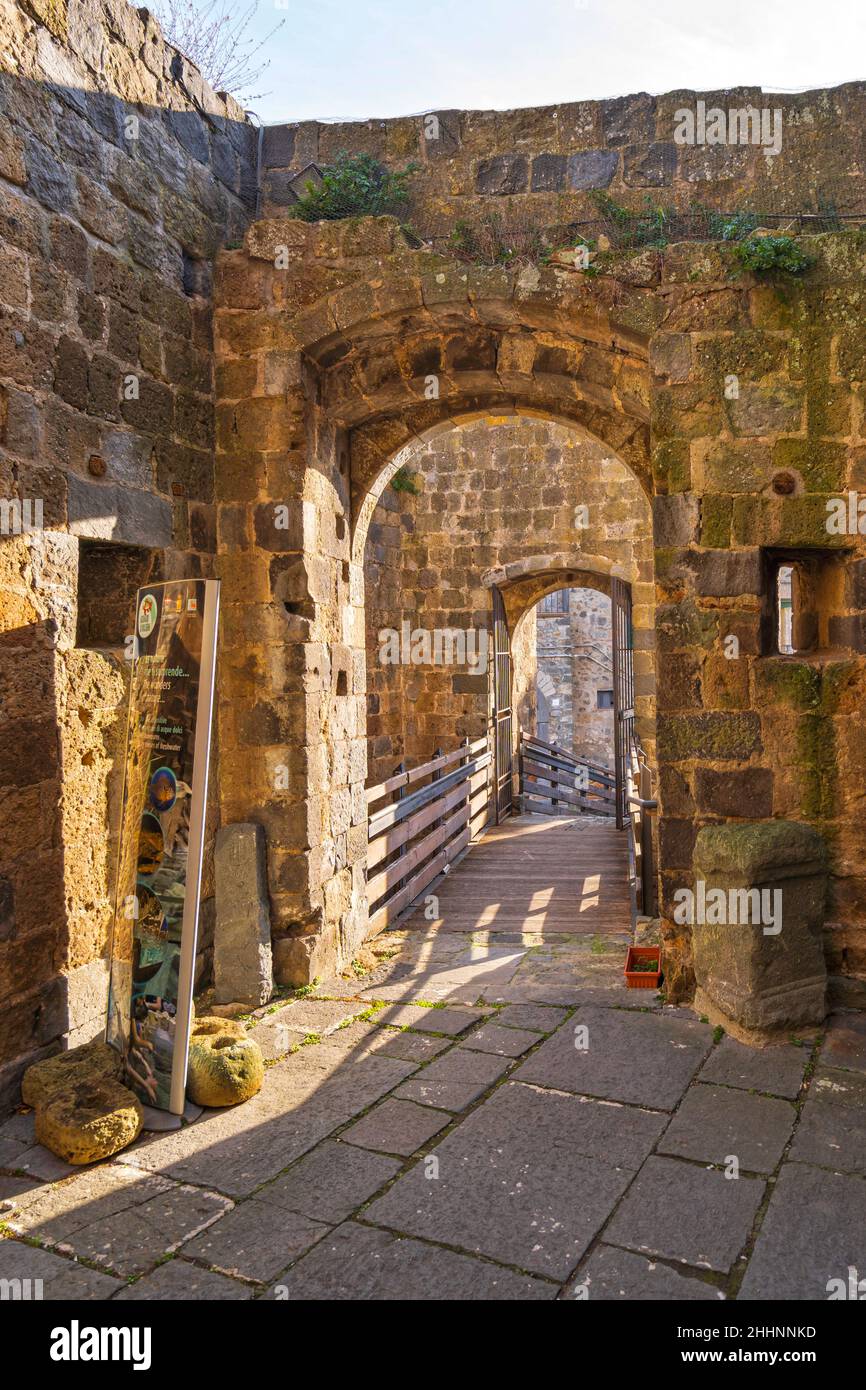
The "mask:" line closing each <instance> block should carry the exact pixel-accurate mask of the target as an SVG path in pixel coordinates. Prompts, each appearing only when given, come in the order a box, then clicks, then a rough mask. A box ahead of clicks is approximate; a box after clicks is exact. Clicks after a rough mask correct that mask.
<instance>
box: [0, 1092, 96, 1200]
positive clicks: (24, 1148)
mask: <svg viewBox="0 0 866 1390" xmlns="http://www.w3.org/2000/svg"><path fill="white" fill-rule="evenodd" d="M0 1166H2V1167H4V1168H16V1169H20V1170H22V1171H26V1172H27V1173H28V1174H30V1175H31V1176H32V1177H34V1178H39V1179H41V1180H42V1181H43V1182H57V1181H59V1179H60V1178H68V1177H71V1175H72V1174H73V1173H80V1172H81V1169H80V1168H76V1167H74V1166H73V1165H72V1164H71V1163H64V1161H63V1159H62V1158H57V1156H56V1155H55V1154H53V1153H51V1152H50V1151H49V1150H48V1149H45V1148H43V1147H42V1145H41V1144H37V1142H36V1129H35V1116H34V1114H33V1111H32V1110H25V1111H22V1110H19V1111H17V1112H16V1113H15V1114H14V1115H10V1116H9V1118H8V1119H7V1120H5V1121H4V1122H3V1124H2V1125H0Z"/></svg>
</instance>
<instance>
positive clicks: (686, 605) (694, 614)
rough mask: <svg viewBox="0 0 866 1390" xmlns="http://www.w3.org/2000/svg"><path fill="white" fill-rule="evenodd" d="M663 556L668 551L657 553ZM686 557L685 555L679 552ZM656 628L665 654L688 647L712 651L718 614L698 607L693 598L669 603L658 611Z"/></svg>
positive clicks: (715, 638) (716, 636)
mask: <svg viewBox="0 0 866 1390" xmlns="http://www.w3.org/2000/svg"><path fill="white" fill-rule="evenodd" d="M657 553H661V554H662V555H664V554H665V552H664V551H662V552H657ZM676 553H678V554H680V556H681V555H682V552H681V551H679V552H676ZM656 629H657V632H658V637H659V646H660V647H661V648H663V649H664V650H665V651H681V650H683V649H684V648H686V647H703V648H704V650H706V651H709V649H710V648H711V647H712V646H713V645H714V643H715V642H716V640H717V638H718V635H719V619H718V614H717V613H712V612H708V611H707V610H706V609H703V608H698V606H697V604H696V603H695V602H694V600H693V599H686V600H685V601H684V602H683V603H671V604H665V605H663V606H662V607H660V608H658V609H657V610H656Z"/></svg>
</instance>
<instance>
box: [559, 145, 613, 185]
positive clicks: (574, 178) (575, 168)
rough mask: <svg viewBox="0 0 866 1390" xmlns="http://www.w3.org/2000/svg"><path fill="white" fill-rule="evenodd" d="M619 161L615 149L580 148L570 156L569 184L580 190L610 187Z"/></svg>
mask: <svg viewBox="0 0 866 1390" xmlns="http://www.w3.org/2000/svg"><path fill="white" fill-rule="evenodd" d="M618 163H619V155H618V154H616V153H615V151H613V150H578V151H577V153H576V154H572V155H569V157H568V171H567V177H568V186H569V187H570V188H573V189H575V190H576V191H580V190H583V189H590V188H607V187H609V185H610V183H611V180H612V179H613V176H614V174H615V173H616V169H617V165H618Z"/></svg>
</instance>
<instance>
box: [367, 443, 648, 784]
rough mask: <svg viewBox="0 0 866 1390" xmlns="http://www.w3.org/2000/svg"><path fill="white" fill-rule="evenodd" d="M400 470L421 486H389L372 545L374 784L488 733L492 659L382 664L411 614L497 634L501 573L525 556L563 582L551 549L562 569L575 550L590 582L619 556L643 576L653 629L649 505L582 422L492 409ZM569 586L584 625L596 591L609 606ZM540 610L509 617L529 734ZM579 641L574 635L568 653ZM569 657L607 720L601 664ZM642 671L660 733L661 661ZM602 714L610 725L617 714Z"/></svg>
mask: <svg viewBox="0 0 866 1390" xmlns="http://www.w3.org/2000/svg"><path fill="white" fill-rule="evenodd" d="M401 477H405V478H406V479H407V480H408V483H409V486H410V487H411V488H414V489H416V491H414V492H413V491H405V490H401V491H395V489H394V486H393V484H391V485H389V486H388V487H386V488H385V490H384V492H383V493H382V495H381V497H380V499H379V503H378V506H377V508H376V510H375V512H374V513H373V517H372V520H371V523H370V529H369V535H368V540H367V549H366V556H365V584H366V591H367V595H368V599H367V679H368V691H369V692H370V696H369V697H368V698H369V699H370V700H371V701H372V704H373V709H372V711H371V710H370V709H369V708H368V736H369V744H370V746H369V752H368V764H369V765H368V775H369V779H370V781H371V782H374V783H375V782H378V781H381V780H382V779H383V778H384V777H386V776H388V775H390V773H391V772H393V770H394V766H395V765H396V763H397V762H399V761H400V759H402V758H404V757H405V758H406V760H407V763H408V765H409V766H414V765H415V764H417V763H419V762H423V761H425V760H426V759H427V758H430V757H432V755H433V753H434V752H435V751H436V749H437V748H442V749H444V750H445V751H448V750H449V749H451V748H453V747H455V746H456V745H457V744H458V743H459V742H460V741H461V740H462V739H463V738H466V737H468V738H470V739H476V738H479V737H480V736H481V735H483V734H484V733H485V732H486V730H487V727H488V720H489V715H490V702H491V681H490V678H489V675H488V672H487V671H486V670H485V672H484V673H483V674H474V673H473V670H472V669H471V667H470V666H469V665H468V664H460V665H450V666H447V665H437V664H431V663H428V662H418V663H414V664H411V665H398V666H395V665H391V664H383V662H382V661H381V659H380V648H381V647H382V643H381V642H380V633H381V632H382V631H383V630H388V629H398V630H399V628H400V626H401V623H402V622H404V621H405V622H407V623H408V625H409V630H412V631H414V630H416V629H426V630H428V631H432V630H436V629H439V630H452V631H456V632H466V631H467V630H468V631H471V632H473V633H479V632H481V631H484V632H487V631H488V630H489V626H490V621H491V619H490V615H491V602H492V600H491V592H490V584H489V575H490V574H491V572H493V571H494V570H503V571H504V570H506V569H507V567H508V566H510V565H512V564H514V563H516V562H520V563H522V564H524V565H526V564H528V563H533V564H535V565H537V566H538V568H537V569H533V571H532V577H533V581H534V582H535V583H537V582H539V581H541V582H542V583H546V584H547V586H548V587H552V586H553V585H554V584H556V583H557V582H558V581H557V579H556V577H555V575H554V574H550V575H549V576H545V574H544V569H545V565H546V563H549V559H550V556H551V554H553V555H555V556H556V557H557V558H556V561H555V566H556V573H557V574H558V573H559V567H561V564H562V558H563V556H566V557H569V559H570V560H571V562H572V563H573V565H574V567H575V568H580V567H582V566H583V567H585V568H586V569H587V571H588V575H587V582H590V581H591V571H592V566H593V564H594V563H596V562H597V560H598V559H599V558H601V559H602V560H603V561H604V562H606V565H607V567H608V569H607V570H605V571H604V572H602V573H601V575H600V582H601V583H604V582H605V580H606V578H607V573H608V571H609V567H610V565H613V564H615V565H616V566H617V567H618V569H619V572H621V573H622V575H623V576H624V577H625V578H627V579H628V580H629V581H630V582H632V583H634V584H635V586H636V594H637V597H638V599H639V600H640V601H641V602H642V603H643V605H644V608H645V612H644V616H643V618H642V619H641V621H642V622H643V624H644V630H645V632H647V633H648V632H649V631H651V626H652V617H651V610H652V586H651V583H650V582H649V578H650V575H651V570H652V535H651V532H652V518H651V514H650V508H649V504H648V502H647V500H646V497H645V496H644V494H643V492H642V490H641V488H640V485H639V484H638V483H637V481H636V480H635V478H634V477H633V476H632V474H630V473H629V470H628V469H627V468H626V467H625V465H624V464H622V463H620V462H619V461H618V460H617V459H615V458H613V457H611V456H610V454H609V452H608V451H606V450H605V449H604V448H602V446H601V445H599V444H598V443H597V442H596V441H594V440H591V439H589V438H588V437H587V436H586V435H585V434H583V433H581V432H580V431H577V430H574V429H569V428H567V427H566V426H564V425H561V424H556V423H554V422H553V421H550V420H531V419H517V420H515V419H505V420H502V419H499V420H497V419H496V417H490V418H486V419H484V420H481V421H479V422H478V423H474V424H470V425H466V426H465V427H464V428H462V429H459V430H453V431H451V432H450V433H448V434H445V435H439V436H437V437H436V438H434V439H432V440H431V441H430V442H429V443H428V444H426V445H425V446H423V447H419V448H418V450H417V451H416V452H415V453H414V454H413V455H412V459H411V463H410V464H409V465H407V470H406V473H405V474H401ZM584 508H585V512H584V510H583V509H584ZM524 588H525V585H522V584H519V583H518V584H517V585H515V586H514V587H513V589H512V590H511V601H512V605H513V604H514V602H515V601H519V596H520V595H521V594H522V593H523V590H524ZM572 592H573V593H574V594H575V596H576V600H577V601H576V605H575V615H576V617H578V618H579V615H580V613H581V612H582V611H583V609H585V610H586V615H585V617H586V622H585V625H586V627H587V633H588V632H589V629H590V626H591V622H590V618H589V612H590V610H591V611H592V613H595V612H596V605H595V604H594V602H593V600H594V599H598V600H599V601H600V604H601V605H604V604H606V606H607V611H608V615H609V613H610V602H609V600H606V599H605V598H604V597H603V595H601V594H596V593H595V591H593V590H591V589H589V588H585V589H574V590H573V591H572ZM581 605H582V606H581ZM534 607H535V604H534V600H533V602H532V603H527V604H525V605H524V606H523V607H522V609H517V610H514V612H513V614H512V634H513V648H512V655H513V664H514V675H515V693H514V703H515V708H516V709H517V710H518V713H519V716H520V718H521V719H522V721H523V727H524V728H526V729H527V730H533V731H534V728H535V719H534V712H533V708H532V705H531V704H527V701H532V698H533V697H532V695H531V694H530V692H534V687H535V673H536V649H535V646H536V644H535V640H534V639H533V636H532V633H531V632H529V631H525V630H524V629H525V627H526V623H527V618H528V615H529V613H531V612H533V611H534ZM543 621H544V620H539V631H541V630H542V627H543ZM539 640H540V638H539ZM607 640H608V641H609V640H610V620H609V616H608V624H607ZM573 647H574V643H573V642H570V643H569V648H570V653H571V650H572V649H573ZM386 654H387V653H386ZM491 654H492V648H491ZM644 657H646V653H644ZM488 665H489V663H488ZM569 665H570V666H571V665H573V666H574V674H575V676H576V678H577V683H578V698H579V702H580V705H581V708H586V710H587V711H589V707H590V704H591V705H592V707H593V713H592V716H591V717H590V723H594V722H598V721H597V720H596V718H595V713H594V706H595V698H594V690H595V686H593V685H592V681H591V669H592V668H590V667H589V666H588V665H587V663H586V661H585V660H584V658H583V656H582V655H580V654H579V653H578V652H577V650H576V649H574V652H573V655H571V654H570V655H569ZM584 668H585V669H584ZM643 675H644V685H643V686H642V689H641V699H640V718H641V722H642V726H643V728H644V731H645V733H646V734H647V736H648V737H649V739H650V741H651V740H652V735H653V716H654V710H653V707H652V693H653V692H652V689H651V681H650V680H649V677H650V676H651V672H644V673H643ZM608 684H610V681H609V680H608ZM590 687H592V691H593V697H592V700H591V701H590V699H589V691H590ZM601 722H602V723H607V722H609V716H608V717H607V719H605V717H604V716H602V720H601ZM516 726H517V721H515V727H516ZM585 732H586V733H587V734H588V733H589V730H588V729H586V730H585ZM590 741H592V736H590ZM569 746H570V744H569Z"/></svg>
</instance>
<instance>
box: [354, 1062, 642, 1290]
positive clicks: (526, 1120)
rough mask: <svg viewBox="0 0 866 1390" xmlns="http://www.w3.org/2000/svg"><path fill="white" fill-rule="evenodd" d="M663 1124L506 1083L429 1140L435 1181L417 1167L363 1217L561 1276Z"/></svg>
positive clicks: (639, 1114) (601, 1221) (632, 1112)
mask: <svg viewBox="0 0 866 1390" xmlns="http://www.w3.org/2000/svg"><path fill="white" fill-rule="evenodd" d="M663 1124H664V1117H662V1116H659V1115H653V1114H650V1113H649V1112H646V1111H640V1110H636V1109H630V1108H627V1107H625V1106H613V1105H602V1104H599V1103H597V1102H595V1101H584V1100H581V1099H579V1098H578V1097H576V1096H569V1095H562V1094H557V1093H552V1092H548V1091H538V1090H535V1089H534V1088H532V1087H528V1086H518V1085H514V1084H507V1085H505V1086H503V1087H500V1089H499V1090H497V1091H496V1092H495V1094H494V1095H493V1096H492V1097H491V1098H490V1099H489V1100H488V1101H487V1102H486V1103H485V1104H484V1105H483V1106H480V1107H479V1108H478V1109H477V1110H475V1111H473V1113H472V1114H471V1115H470V1116H469V1117H468V1118H467V1119H466V1120H465V1121H464V1122H463V1123H462V1124H461V1125H459V1126H458V1127H457V1129H455V1130H454V1131H453V1132H452V1133H451V1134H450V1135H448V1136H447V1138H445V1139H444V1140H443V1141H442V1142H441V1143H440V1144H437V1145H436V1147H435V1149H434V1150H433V1152H434V1153H435V1155H436V1157H437V1158H438V1160H439V1176H438V1178H437V1179H436V1180H435V1181H433V1180H428V1178H427V1177H426V1176H425V1172H424V1169H423V1166H420V1165H418V1166H416V1167H415V1168H413V1169H411V1170H410V1171H409V1172H408V1173H406V1174H405V1175H404V1176H403V1177H401V1178H398V1180H397V1182H395V1183H394V1185H393V1186H392V1187H391V1188H390V1189H389V1190H388V1192H386V1193H385V1195H384V1196H383V1197H380V1198H378V1199H377V1200H376V1201H374V1202H372V1203H371V1205H370V1206H369V1207H368V1209H367V1212H366V1219H367V1220H368V1221H370V1222H373V1223H376V1224H380V1225H383V1226H387V1227H389V1228H392V1229H394V1230H400V1231H406V1232H408V1233H409V1234H411V1235H416V1236H424V1237H427V1238H428V1239H430V1240H438V1241H442V1242H444V1243H445V1244H448V1245H455V1246H459V1247H461V1248H462V1249H465V1250H468V1251H471V1252H473V1253H477V1254H482V1255H487V1256H490V1257H491V1258H492V1259H497V1260H500V1261H502V1262H503V1263H506V1264H513V1265H516V1266H518V1267H519V1268H521V1269H527V1270H531V1271H532V1272H533V1273H537V1274H545V1275H548V1276H550V1277H552V1278H556V1279H559V1280H564V1279H566V1278H567V1277H568V1275H569V1274H570V1272H571V1270H572V1269H573V1268H574V1267H575V1265H576V1264H577V1261H578V1260H579V1259H580V1257H581V1256H582V1255H583V1253H584V1252H585V1250H586V1249H587V1247H588V1246H589V1244H590V1243H591V1241H592V1240H593V1239H594V1237H595V1236H596V1234H597V1233H598V1231H599V1229H600V1228H601V1226H602V1225H603V1224H604V1222H605V1221H606V1219H607V1218H608V1216H609V1215H610V1213H611V1211H612V1210H613V1208H614V1206H615V1204H616V1202H617V1201H618V1199H619V1198H620V1197H621V1196H622V1194H623V1192H624V1191H625V1189H626V1187H627V1186H628V1184H629V1182H630V1181H631V1179H632V1177H633V1176H634V1169H636V1168H637V1167H638V1165H639V1164H640V1162H641V1160H642V1159H643V1158H644V1157H645V1156H646V1154H648V1153H649V1151H650V1149H651V1147H652V1145H653V1143H654V1141H655V1140H656V1138H657V1137H658V1134H659V1132H660V1129H661V1127H662V1125H663ZM617 1164H619V1165H621V1166H618V1167H617V1166H615V1165H617Z"/></svg>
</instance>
